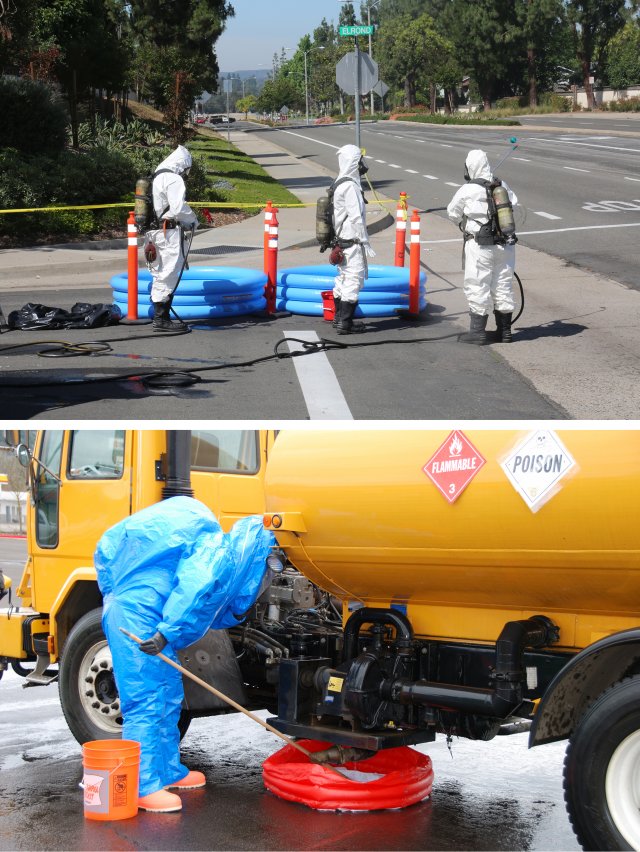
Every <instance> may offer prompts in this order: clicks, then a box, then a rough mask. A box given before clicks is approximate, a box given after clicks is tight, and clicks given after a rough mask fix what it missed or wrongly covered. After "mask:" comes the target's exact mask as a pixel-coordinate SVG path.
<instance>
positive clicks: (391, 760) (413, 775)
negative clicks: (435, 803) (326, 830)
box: [262, 740, 433, 811]
mask: <svg viewBox="0 0 640 852" xmlns="http://www.w3.org/2000/svg"><path fill="white" fill-rule="evenodd" d="M300 745H302V746H304V748H306V749H307V751H311V752H316V751H322V750H323V749H326V748H329V747H330V746H331V743H324V742H319V741H317V740H301V741H300ZM339 769H340V770H341V771H343V772H344V771H345V770H346V772H347V774H348V775H350V776H351V777H349V778H347V777H345V778H344V780H342V779H340V778H339V777H338V776H337V775H336V774H335V773H334V772H332V771H331V770H330V769H327V768H326V766H320V765H318V764H315V763H311V761H310V760H309V759H308V758H307V757H306V756H305V755H304V754H302V752H299V751H297V750H296V749H295V748H293V746H285V747H284V748H282V749H280V751H278V752H276V753H275V754H272V755H271V757H268V758H267V759H266V760H265V761H264V763H263V764H262V777H263V780H264V785H265V787H266V788H267V790H269V791H270V792H272V793H274V794H275V795H276V796H279V797H280V798H281V799H288V800H289V801H291V802H300V803H301V804H303V805H307V806H308V807H310V808H315V809H316V810H324V811H377V810H383V809H385V808H406V807H407V806H408V805H415V804H416V803H417V802H421V801H422V800H423V799H426V798H427V797H428V796H429V794H430V793H431V788H432V786H433V767H432V766H431V759H430V758H429V757H428V755H426V754H421V753H420V752H418V751H415V750H414V749H411V748H407V747H406V746H402V747H401V748H392V749H388V750H386V751H379V752H378V753H377V754H375V755H374V756H373V757H370V758H368V759H367V760H360V761H358V762H357V763H345V764H344V766H340V767H339Z"/></svg>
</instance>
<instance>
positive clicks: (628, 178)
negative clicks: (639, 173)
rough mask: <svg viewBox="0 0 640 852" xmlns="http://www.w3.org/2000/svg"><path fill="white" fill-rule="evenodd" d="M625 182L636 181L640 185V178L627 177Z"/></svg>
mask: <svg viewBox="0 0 640 852" xmlns="http://www.w3.org/2000/svg"><path fill="white" fill-rule="evenodd" d="M625 180H635V181H637V182H638V183H640V178H632V177H625Z"/></svg>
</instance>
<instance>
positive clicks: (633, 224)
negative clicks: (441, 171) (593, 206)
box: [420, 222, 640, 245]
mask: <svg viewBox="0 0 640 852" xmlns="http://www.w3.org/2000/svg"><path fill="white" fill-rule="evenodd" d="M609 228H640V222H627V223H624V224H621V225H580V226H579V227H577V228H550V229H548V230H544V231H518V236H519V237H526V236H531V235H534V234H564V233H566V232H567V231H604V230H606V229H609ZM420 242H421V243H422V244H424V245H435V244H436V243H459V242H460V237H454V238H453V239H450V240H420Z"/></svg>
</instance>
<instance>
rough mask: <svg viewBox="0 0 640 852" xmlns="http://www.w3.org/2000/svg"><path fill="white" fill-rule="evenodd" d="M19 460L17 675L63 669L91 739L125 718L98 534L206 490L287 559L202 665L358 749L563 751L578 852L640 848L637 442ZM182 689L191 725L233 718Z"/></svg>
mask: <svg viewBox="0 0 640 852" xmlns="http://www.w3.org/2000/svg"><path fill="white" fill-rule="evenodd" d="M100 446H101V447H102V448H101V449H100ZM19 452H20V455H21V456H22V458H23V459H24V460H25V462H26V463H27V464H28V465H29V467H30V471H31V474H30V480H31V501H32V505H31V508H30V513H29V533H28V535H29V539H28V547H29V561H28V563H27V567H26V569H25V574H24V576H23V578H22V580H21V581H20V584H19V586H18V592H19V594H20V596H21V598H22V606H21V607H20V608H15V609H14V611H13V613H12V617H11V618H9V617H6V616H5V617H4V618H3V617H2V615H3V611H2V610H0V667H1V666H2V665H4V667H6V666H7V665H13V666H14V668H15V669H16V670H17V671H18V672H19V673H22V674H24V676H25V679H26V680H25V682H26V683H27V684H44V683H47V682H50V681H52V680H55V679H57V680H58V681H59V689H60V696H61V701H62V706H63V710H64V712H65V716H66V718H67V721H68V723H69V726H70V728H71V730H72V732H73V733H74V735H75V736H76V737H77V738H78V739H79V740H80V741H83V740H86V739H92V738H95V737H97V736H100V737H104V736H117V735H118V730H119V725H120V724H121V717H120V708H119V703H118V697H117V691H116V689H115V683H114V680H113V675H112V670H111V661H110V655H109V651H108V647H107V645H106V642H105V640H104V635H103V634H102V630H101V626H100V612H101V610H100V604H101V601H100V595H99V591H98V589H97V585H96V583H95V573H94V571H93V566H92V560H91V554H92V552H93V548H94V546H95V542H96V541H97V539H98V537H99V536H100V535H101V533H102V532H103V531H104V530H105V529H106V528H107V527H108V526H110V525H111V524H112V523H114V522H115V521H116V520H118V519H119V518H120V517H122V516H123V515H124V514H126V513H128V512H133V511H137V510H138V509H140V508H143V506H144V505H148V504H149V503H151V502H154V501H157V500H160V499H162V498H163V497H167V496H173V495H174V494H182V493H194V494H195V496H196V497H198V498H199V499H201V500H203V502H205V503H207V504H208V505H209V506H211V508H212V509H213V510H214V511H215V512H216V514H217V515H218V516H219V517H220V518H221V521H222V523H223V526H227V527H228V526H229V525H230V523H232V522H233V520H235V518H237V517H240V516H241V515H243V514H254V513H256V512H260V513H264V517H265V524H266V525H267V526H268V527H269V528H271V529H272V530H273V531H274V532H275V534H276V538H277V540H278V545H279V547H280V548H281V549H282V551H283V552H284V554H285V555H286V557H287V560H288V562H287V567H285V569H284V571H282V572H281V573H280V574H276V575H275V576H274V578H273V580H272V582H271V585H270V587H269V588H268V589H267V590H266V591H265V592H264V593H263V595H262V596H261V597H260V599H259V600H258V601H257V603H256V605H255V606H254V608H253V610H252V611H251V613H250V614H249V615H248V617H247V619H246V621H245V622H244V623H243V624H242V625H240V626H239V627H237V628H234V629H232V630H229V631H216V632H215V634H216V635H212V634H213V633H214V631H210V633H209V634H208V635H207V636H206V637H205V638H204V639H203V640H202V642H201V643H198V645H197V646H193V647H192V648H190V649H187V651H186V652H184V653H183V654H182V660H183V663H185V665H187V667H189V668H191V669H192V670H193V671H194V672H195V673H197V674H198V675H199V676H200V677H204V678H205V679H208V680H210V681H211V682H213V683H215V685H216V686H217V687H218V688H219V689H222V691H223V692H227V693H228V694H231V695H232V696H233V697H234V698H236V700H240V701H242V702H244V704H245V706H248V707H252V708H254V709H255V708H257V707H260V708H263V707H267V708H268V709H270V710H271V711H272V712H273V713H274V718H273V719H272V720H271V722H272V724H274V725H275V726H276V727H278V728H279V729H280V730H281V731H283V732H284V733H287V734H289V735H291V736H296V737H303V736H304V737H312V738H314V739H321V740H324V741H328V742H331V743H334V744H336V745H337V746H341V747H342V748H343V749H344V750H345V753H348V754H350V755H353V754H357V755H359V756H366V755H367V754H369V753H373V752H375V751H377V750H379V749H386V748H392V747H394V746H399V745H411V744H417V743H424V742H429V741H432V740H433V739H435V737H436V735H437V734H444V735H446V736H457V737H467V738H471V739H477V740H491V739H492V738H493V737H494V736H495V735H496V734H499V733H511V732H515V731H522V730H524V729H526V728H529V731H530V733H529V743H530V745H532V746H533V745H540V744H543V743H548V742H552V741H556V740H561V739H566V740H568V747H567V756H566V760H565V767H564V788H565V799H566V804H567V808H568V812H569V817H570V819H571V822H572V825H573V827H574V829H575V831H576V834H577V836H578V839H579V840H580V842H581V844H582V845H583V846H584V848H586V849H626V848H635V849H638V848H640V780H639V779H640V523H639V522H640V432H638V431H634V430H590V429H586V430H585V429H561V430H552V429H547V428H534V429H532V430H530V431H524V432H520V431H516V430H483V429H464V430H456V429H454V430H448V429H434V430H375V429H374V430H339V431H334V430H325V431H309V430H306V429H305V430H284V431H281V432H279V433H277V434H276V433H274V432H269V431H259V432H253V431H252V430H226V431H225V430H218V431H216V430H210V431H207V432H195V431H194V432H186V431H180V432H167V433H163V432H155V431H146V432H145V431H135V430H133V431H131V430H122V431H117V430H112V431H111V432H110V431H108V430H106V431H105V430H103V431H101V432H93V433H91V432H73V431H67V430H60V431H56V432H42V433H39V435H38V439H37V442H36V444H35V451H34V452H32V453H28V452H27V450H26V448H24V447H21V448H20V449H19ZM56 662H57V663H58V667H57V669H56V668H55V666H53V664H55V663H56ZM34 663H35V667H34V668H30V666H32V665H33V664H34ZM185 686H186V696H185V708H184V712H183V727H186V725H188V721H189V719H190V718H191V717H192V716H196V715H207V714H211V713H217V712H222V711H223V710H224V707H223V706H221V705H219V704H218V705H216V704H211V703H210V702H209V696H208V694H207V695H205V694H201V693H203V692H204V691H203V690H199V691H198V688H197V687H192V686H191V685H190V681H188V680H187V681H185ZM503 771H504V770H503Z"/></svg>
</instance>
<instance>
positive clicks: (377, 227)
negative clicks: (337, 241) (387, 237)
mask: <svg viewBox="0 0 640 852" xmlns="http://www.w3.org/2000/svg"><path fill="white" fill-rule="evenodd" d="M394 223H395V219H394V218H393V216H392V215H391V213H389V212H385V214H384V216H383V217H382V219H378V220H377V221H376V222H372V224H371V225H367V231H368V233H369V234H378V233H380V231H384V230H386V229H387V228H390V227H391V226H392V225H393V224H394ZM317 245H318V241H317V240H316V239H315V237H312V238H311V239H310V240H304V241H303V242H301V243H295V244H294V245H291V246H286V248H283V249H282V251H289V249H302V248H313V247H314V246H317Z"/></svg>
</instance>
